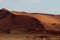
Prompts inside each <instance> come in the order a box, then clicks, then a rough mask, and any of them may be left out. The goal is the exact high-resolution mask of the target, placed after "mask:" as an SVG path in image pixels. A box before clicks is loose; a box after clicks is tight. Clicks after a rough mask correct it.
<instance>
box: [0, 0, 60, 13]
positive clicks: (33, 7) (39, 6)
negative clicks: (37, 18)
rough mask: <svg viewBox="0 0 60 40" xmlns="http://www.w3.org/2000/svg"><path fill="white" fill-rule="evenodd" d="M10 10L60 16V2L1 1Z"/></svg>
mask: <svg viewBox="0 0 60 40" xmlns="http://www.w3.org/2000/svg"><path fill="white" fill-rule="evenodd" d="M0 8H7V9H8V10H15V11H26V12H38V13H40V12H42V13H51V14H60V0H0Z"/></svg>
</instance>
